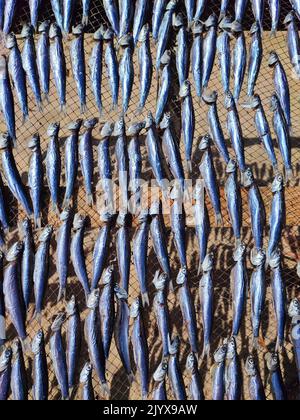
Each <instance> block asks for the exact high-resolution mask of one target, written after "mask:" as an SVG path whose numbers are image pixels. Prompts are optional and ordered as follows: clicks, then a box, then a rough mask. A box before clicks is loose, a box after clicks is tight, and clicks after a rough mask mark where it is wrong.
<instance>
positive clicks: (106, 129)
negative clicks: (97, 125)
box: [100, 122, 114, 140]
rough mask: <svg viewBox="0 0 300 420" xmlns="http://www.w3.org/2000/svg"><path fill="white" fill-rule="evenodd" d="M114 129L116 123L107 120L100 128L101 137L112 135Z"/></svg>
mask: <svg viewBox="0 0 300 420" xmlns="http://www.w3.org/2000/svg"><path fill="white" fill-rule="evenodd" d="M113 131H114V124H113V123H112V122H106V123H105V124H104V126H103V127H102V128H101V130H100V136H101V139H102V140H103V139H105V138H107V137H111V136H112V133H113Z"/></svg>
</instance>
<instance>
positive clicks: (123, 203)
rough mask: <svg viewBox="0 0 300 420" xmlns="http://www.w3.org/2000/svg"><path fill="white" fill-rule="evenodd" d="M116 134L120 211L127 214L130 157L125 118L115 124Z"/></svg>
mask: <svg viewBox="0 0 300 420" xmlns="http://www.w3.org/2000/svg"><path fill="white" fill-rule="evenodd" d="M114 135H115V136H116V137H117V142H116V147H115V152H116V160H117V169H118V175H119V185H120V187H119V188H120V196H121V197H120V207H121V210H120V213H121V215H123V214H125V213H126V212H127V209H128V183H129V180H128V172H129V168H128V167H129V159H128V149H127V137H126V127H125V121H124V118H123V117H121V118H120V120H119V121H118V122H117V123H116V124H115V131H114Z"/></svg>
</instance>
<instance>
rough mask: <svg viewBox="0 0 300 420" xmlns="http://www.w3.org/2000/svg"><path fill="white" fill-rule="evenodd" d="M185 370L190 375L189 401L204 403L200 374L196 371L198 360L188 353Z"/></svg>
mask: <svg viewBox="0 0 300 420" xmlns="http://www.w3.org/2000/svg"><path fill="white" fill-rule="evenodd" d="M186 369H187V370H188V371H189V373H190V375H191V381H190V385H189V399H190V400H192V401H204V400H205V397H204V394H203V387H202V384H201V378H200V373H199V369H198V360H197V357H196V355H195V354H194V353H190V354H189V355H188V357H187V361H186Z"/></svg>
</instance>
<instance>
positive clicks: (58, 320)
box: [51, 312, 67, 332]
mask: <svg viewBox="0 0 300 420" xmlns="http://www.w3.org/2000/svg"><path fill="white" fill-rule="evenodd" d="M66 319H67V316H66V314H65V312H60V313H59V314H58V315H57V316H56V317H55V319H54V321H53V323H52V325H51V330H52V331H53V332H55V331H59V330H60V329H61V327H62V325H63V323H64V322H65V320H66Z"/></svg>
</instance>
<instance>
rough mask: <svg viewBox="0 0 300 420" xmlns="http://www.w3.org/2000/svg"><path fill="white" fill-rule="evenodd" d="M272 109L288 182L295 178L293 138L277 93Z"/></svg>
mask: <svg viewBox="0 0 300 420" xmlns="http://www.w3.org/2000/svg"><path fill="white" fill-rule="evenodd" d="M271 110H272V111H273V127H274V130H275V135H276V138H277V142H278V145H279V149H280V153H281V156H282V159H283V163H284V169H285V178H286V181H287V182H288V181H289V180H291V179H292V178H293V164H292V148H291V138H290V135H289V130H288V127H287V124H286V119H285V117H284V113H283V110H282V108H281V105H280V100H279V98H278V97H277V96H276V95H273V96H272V99H271Z"/></svg>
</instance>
